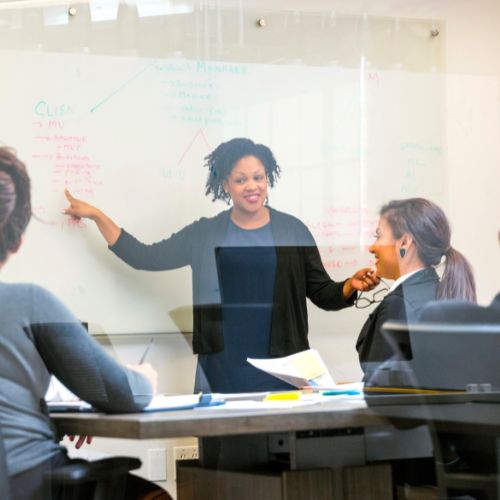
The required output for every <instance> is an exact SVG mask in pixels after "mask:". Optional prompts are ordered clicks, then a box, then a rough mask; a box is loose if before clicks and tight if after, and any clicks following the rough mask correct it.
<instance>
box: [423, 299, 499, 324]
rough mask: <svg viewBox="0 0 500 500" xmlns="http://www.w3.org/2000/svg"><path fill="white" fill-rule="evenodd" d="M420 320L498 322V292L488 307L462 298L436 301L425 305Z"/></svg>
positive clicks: (437, 321)
mask: <svg viewBox="0 0 500 500" xmlns="http://www.w3.org/2000/svg"><path fill="white" fill-rule="evenodd" d="M420 319H421V320H422V321H430V322H436V323H442V322H445V323H480V324H481V323H484V324H497V323H500V293H499V294H498V295H497V296H496V297H495V298H494V299H493V301H492V303H491V304H490V305H489V306H488V307H481V306H478V305H477V304H472V303H471V302H465V301H462V300H447V301H442V300H440V301H436V302H431V303H430V304H428V305H426V306H425V307H424V309H423V310H422V314H421V316H420Z"/></svg>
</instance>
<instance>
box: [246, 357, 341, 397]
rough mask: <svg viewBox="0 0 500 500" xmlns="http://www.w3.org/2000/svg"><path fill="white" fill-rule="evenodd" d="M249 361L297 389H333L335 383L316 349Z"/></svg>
mask: <svg viewBox="0 0 500 500" xmlns="http://www.w3.org/2000/svg"><path fill="white" fill-rule="evenodd" d="M247 361H248V362H249V363H250V364H252V365H253V366H255V367H256V368H258V369H259V370H263V371H265V372H266V373H269V374H270V375H273V376H274V377H276V378H279V379H280V380H283V381H284V382H287V383H288V384H290V385H293V386H295V387H299V388H300V387H306V386H310V387H333V386H334V385H335V382H334V381H333V378H332V376H331V375H330V373H329V372H328V368H327V367H326V365H325V363H324V362H323V360H322V359H321V356H320V354H319V352H318V351H316V349H307V350H306V351H302V352H298V353H296V354H292V355H290V356H285V357H283V358H270V359H255V358H247Z"/></svg>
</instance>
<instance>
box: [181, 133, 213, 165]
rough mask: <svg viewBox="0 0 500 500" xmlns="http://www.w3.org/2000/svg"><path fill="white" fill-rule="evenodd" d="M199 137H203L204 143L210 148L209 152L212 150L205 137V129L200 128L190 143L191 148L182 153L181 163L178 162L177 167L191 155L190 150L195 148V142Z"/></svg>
mask: <svg viewBox="0 0 500 500" xmlns="http://www.w3.org/2000/svg"><path fill="white" fill-rule="evenodd" d="M198 137H201V138H202V139H203V142H204V143H205V145H206V146H207V148H208V150H209V151H210V150H211V149H212V148H211V147H210V144H209V143H208V141H207V138H206V136H205V133H204V132H203V129H201V128H199V129H198V131H197V132H196V134H194V137H193V139H192V140H191V142H190V143H189V146H188V147H187V148H186V149H185V150H184V152H183V153H182V155H181V157H180V158H179V161H178V162H177V165H180V164H181V163H182V162H183V160H184V158H185V157H186V155H187V154H188V153H189V151H190V149H191V148H192V147H193V144H194V143H195V141H196V139H197V138H198Z"/></svg>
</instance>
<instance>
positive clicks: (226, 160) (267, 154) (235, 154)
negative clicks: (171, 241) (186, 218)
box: [205, 137, 280, 203]
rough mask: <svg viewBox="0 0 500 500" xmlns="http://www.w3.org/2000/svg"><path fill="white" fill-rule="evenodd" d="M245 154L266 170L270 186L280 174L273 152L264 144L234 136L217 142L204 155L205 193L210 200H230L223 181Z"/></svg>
mask: <svg viewBox="0 0 500 500" xmlns="http://www.w3.org/2000/svg"><path fill="white" fill-rule="evenodd" d="M247 156H254V157H255V158H257V159H258V160H259V161H260V162H261V163H262V165H263V166H264V169H265V171H266V177H267V180H268V182H269V185H270V186H271V187H273V186H274V184H275V182H276V181H277V180H278V177H279V175H280V167H279V165H278V164H277V163H276V160H275V158H274V155H273V152H272V151H271V150H270V149H269V148H268V147H267V146H264V144H256V143H255V142H253V141H252V140H250V139H246V138H241V137H238V138H235V139H231V140H230V141H227V142H222V143H221V144H219V145H218V146H217V147H216V148H215V149H214V150H213V151H212V152H211V153H210V154H209V155H207V156H206V157H205V160H206V163H205V166H207V167H208V169H209V172H208V178H207V182H206V185H205V187H206V191H205V194H206V195H207V196H208V195H210V194H211V195H212V200H213V201H215V200H224V201H226V202H227V203H229V201H230V196H229V195H228V194H227V193H226V192H225V191H224V187H223V182H224V180H225V179H227V178H228V177H229V175H230V174H231V171H232V170H233V168H234V166H235V165H236V163H238V162H239V161H240V160H241V159H242V158H246V157H247Z"/></svg>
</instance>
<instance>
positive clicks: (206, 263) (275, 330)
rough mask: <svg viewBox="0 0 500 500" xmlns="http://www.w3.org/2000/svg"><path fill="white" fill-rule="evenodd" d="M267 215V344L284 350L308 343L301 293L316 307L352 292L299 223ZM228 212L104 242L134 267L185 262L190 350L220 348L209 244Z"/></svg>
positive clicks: (328, 306) (222, 231) (220, 233)
mask: <svg viewBox="0 0 500 500" xmlns="http://www.w3.org/2000/svg"><path fill="white" fill-rule="evenodd" d="M270 215H271V231H272V234H273V240H274V244H275V246H276V266H277V267H276V278H275V286H274V297H273V313H272V324H271V345H270V349H269V350H270V354H272V355H274V356H286V355H289V354H293V353H296V352H299V351H303V350H304V349H307V348H308V347H309V342H308V338H307V334H308V318H307V302H306V298H309V299H310V300H311V301H312V302H313V303H314V304H315V305H316V306H318V307H321V308H322V309H325V310H327V311H336V310H339V309H343V308H344V307H349V306H351V305H353V303H354V299H355V295H356V294H353V295H352V297H351V298H349V300H345V299H344V295H343V291H342V290H343V286H344V282H343V281H342V282H335V281H332V279H331V278H330V276H329V275H328V273H327V272H326V270H325V268H324V267H323V263H322V262H321V257H320V254H319V250H318V248H317V247H316V243H315V242H314V238H313V236H312V234H311V232H310V231H309V229H308V228H307V227H306V226H305V225H304V223H302V222H301V221H300V220H299V219H297V218H296V217H293V216H292V215H289V214H285V213H283V212H279V211H278V210H274V209H272V208H270ZM229 217H230V210H226V211H224V212H221V213H220V214H218V215H216V216H215V217H211V218H201V219H199V220H198V221H195V222H193V223H192V224H189V225H188V226H186V227H184V228H183V229H181V230H180V231H179V232H177V233H175V234H173V235H172V236H170V237H169V238H166V239H164V240H162V241H159V242H157V243H153V244H152V245H145V244H144V243H141V242H139V241H138V240H136V239H135V238H134V237H133V236H132V235H130V234H129V233H127V232H126V231H125V230H122V232H121V235H120V237H119V238H118V240H117V241H116V243H115V244H114V245H113V246H112V247H110V249H111V250H112V251H113V252H114V253H115V254H116V255H117V256H118V257H120V258H121V259H122V260H124V261H125V262H126V263H127V264H129V265H130V266H132V267H134V268H135V269H142V270H147V271H165V270H168V269H177V268H180V267H183V266H191V269H192V289H193V349H194V352H195V353H204V354H206V353H210V352H219V351H222V350H223V349H224V336H223V332H222V307H221V297H220V291H219V279H218V276H217V265H216V261H215V249H216V248H217V247H220V246H222V244H223V241H224V237H225V235H226V231H227V226H228V224H229Z"/></svg>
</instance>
